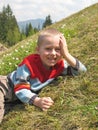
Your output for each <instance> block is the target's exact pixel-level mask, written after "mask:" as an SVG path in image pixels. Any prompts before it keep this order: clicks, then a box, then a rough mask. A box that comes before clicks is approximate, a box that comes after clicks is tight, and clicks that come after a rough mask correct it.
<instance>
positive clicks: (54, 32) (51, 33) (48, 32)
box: [37, 28, 62, 46]
mask: <svg viewBox="0 0 98 130" xmlns="http://www.w3.org/2000/svg"><path fill="white" fill-rule="evenodd" d="M60 34H62V33H61V32H59V31H58V30H57V29H55V28H48V29H46V30H43V31H41V33H40V34H39V36H38V41H37V45H38V46H39V45H40V44H41V43H42V42H43V41H44V38H45V37H47V36H56V35H60Z"/></svg>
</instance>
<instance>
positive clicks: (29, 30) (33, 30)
mask: <svg viewBox="0 0 98 130" xmlns="http://www.w3.org/2000/svg"><path fill="white" fill-rule="evenodd" d="M36 32H38V29H37V28H33V27H32V24H31V23H29V24H27V25H26V37H28V36H31V35H33V34H35V33H36Z"/></svg>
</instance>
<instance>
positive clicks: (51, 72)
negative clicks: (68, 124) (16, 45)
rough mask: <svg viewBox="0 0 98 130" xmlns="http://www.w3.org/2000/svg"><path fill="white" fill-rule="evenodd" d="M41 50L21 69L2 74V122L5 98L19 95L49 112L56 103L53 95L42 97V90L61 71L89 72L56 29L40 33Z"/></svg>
mask: <svg viewBox="0 0 98 130" xmlns="http://www.w3.org/2000/svg"><path fill="white" fill-rule="evenodd" d="M37 52H38V53H37V54H31V55H29V56H27V57H26V58H24V60H23V61H22V62H21V63H20V65H19V66H18V68H17V70H15V71H14V72H12V73H11V74H9V75H8V76H0V122H1V121H2V118H3V115H4V101H5V102H8V101H12V100H15V99H14V98H18V99H19V100H20V101H21V102H23V103H27V104H30V105H35V106H37V107H40V108H41V109H42V110H43V111H46V110H48V109H49V108H50V107H51V106H52V105H53V103H54V102H53V100H52V99H51V98H50V97H42V98H41V97H38V92H39V91H40V90H41V89H42V88H43V87H45V86H46V85H47V84H49V83H50V82H52V81H53V80H54V79H55V78H56V77H57V76H59V75H61V74H63V75H65V76H66V75H73V76H74V75H77V74H79V72H81V71H86V67H85V66H84V65H83V64H82V63H81V62H80V61H78V60H77V59H75V58H74V57H73V56H72V55H71V54H70V53H69V51H68V48H67V44H66V40H65V38H64V36H63V35H62V33H60V32H59V31H57V30H56V29H53V28H50V29H46V30H44V31H42V32H41V33H40V35H39V37H38V42H37ZM15 95H16V97H15Z"/></svg>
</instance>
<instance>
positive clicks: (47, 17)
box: [43, 15, 52, 28]
mask: <svg viewBox="0 0 98 130" xmlns="http://www.w3.org/2000/svg"><path fill="white" fill-rule="evenodd" d="M51 24H52V20H51V16H50V15H48V16H46V19H45V22H44V23H43V28H45V27H46V26H49V25H51Z"/></svg>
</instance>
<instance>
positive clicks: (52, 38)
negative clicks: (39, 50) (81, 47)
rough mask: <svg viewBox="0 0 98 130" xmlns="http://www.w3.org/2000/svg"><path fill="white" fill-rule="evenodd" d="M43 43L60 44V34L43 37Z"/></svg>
mask: <svg viewBox="0 0 98 130" xmlns="http://www.w3.org/2000/svg"><path fill="white" fill-rule="evenodd" d="M41 44H46V45H50V44H59V36H58V35H56V36H45V37H43V39H42V42H41Z"/></svg>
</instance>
